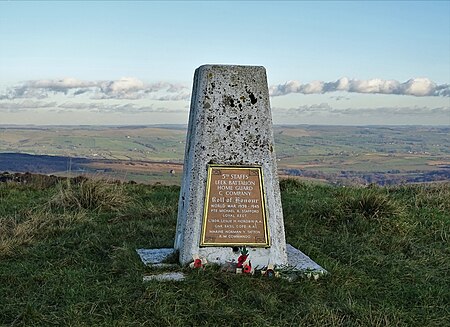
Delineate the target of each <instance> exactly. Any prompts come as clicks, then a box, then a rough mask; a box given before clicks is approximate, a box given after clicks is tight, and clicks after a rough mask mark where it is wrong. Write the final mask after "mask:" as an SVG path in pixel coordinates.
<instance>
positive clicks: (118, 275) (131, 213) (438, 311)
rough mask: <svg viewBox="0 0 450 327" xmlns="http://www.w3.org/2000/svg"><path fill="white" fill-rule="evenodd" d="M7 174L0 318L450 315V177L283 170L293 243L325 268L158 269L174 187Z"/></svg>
mask: <svg viewBox="0 0 450 327" xmlns="http://www.w3.org/2000/svg"><path fill="white" fill-rule="evenodd" d="M28 177H29V178H27V179H25V182H24V181H21V180H16V181H11V180H10V181H8V182H5V183H0V299H1V301H0V325H2V326H53V325H57V326H252V327H253V326H397V325H401V326H448V325H449V323H450V312H449V306H448V305H449V302H450V297H449V296H450V277H449V276H450V275H449V270H450V247H449V246H448V244H449V236H450V184H449V183H435V184H420V185H402V186H395V187H379V186H375V185H370V186H369V187H357V186H355V187H341V186H336V185H334V186H333V185H326V184H317V183H308V182H299V181H298V180H294V179H287V180H282V182H281V185H280V186H281V191H282V205H283V211H284V219H285V225H286V238H287V241H288V242H289V243H290V244H292V245H293V246H295V247H297V248H299V249H301V250H302V251H304V252H305V253H307V254H308V255H309V256H311V257H312V258H313V259H314V260H315V261H317V262H318V263H319V264H320V265H322V266H323V267H324V268H326V269H327V270H328V272H329V274H327V275H325V276H323V277H321V278H319V279H318V280H314V279H307V278H299V279H297V280H296V281H294V282H290V281H288V280H285V279H283V278H273V279H267V278H264V277H256V276H253V277H252V276H242V275H236V274H230V273H224V272H221V270H220V269H219V268H218V267H215V266H207V267H206V269H205V270H190V269H189V268H182V267H179V268H173V269H175V270H181V271H184V272H185V273H186V275H187V278H186V280H185V281H183V282H157V281H151V282H143V276H144V275H148V274H155V273H157V272H158V271H157V270H155V269H154V268H149V267H145V266H144V265H143V264H142V263H141V261H140V259H139V257H138V256H137V254H136V252H135V249H137V248H159V247H171V246H172V244H173V237H174V235H175V226H176V215H177V204H178V195H179V187H178V186H165V185H143V184H132V183H126V184H123V183H119V182H108V181H104V180H98V179H87V178H77V179H61V178H56V179H55V178H52V179H49V178H48V177H46V176H41V175H32V176H31V177H30V176H28Z"/></svg>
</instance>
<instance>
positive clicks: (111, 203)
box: [49, 179, 131, 212]
mask: <svg viewBox="0 0 450 327" xmlns="http://www.w3.org/2000/svg"><path fill="white" fill-rule="evenodd" d="M130 200H131V199H130V197H129V196H128V195H127V193H126V190H125V188H124V186H123V185H122V184H118V183H111V182H108V181H105V180H102V179H86V180H82V181H80V182H79V183H73V182H71V181H70V180H67V181H64V182H62V183H60V184H58V185H57V187H56V192H55V194H54V195H53V196H52V198H51V199H50V201H49V205H50V207H51V208H57V209H64V210H81V209H86V210H92V211H97V212H99V211H102V210H111V211H118V210H121V209H123V208H124V207H126V206H127V205H128V203H129V202H130Z"/></svg>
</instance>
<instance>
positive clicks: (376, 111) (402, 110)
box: [273, 103, 450, 117]
mask: <svg viewBox="0 0 450 327" xmlns="http://www.w3.org/2000/svg"><path fill="white" fill-rule="evenodd" d="M273 110H274V115H275V114H281V115H288V116H293V115H311V114H319V113H321V114H333V115H355V116H358V115H367V114H370V115H377V116H380V117H382V116H383V115H385V114H388V115H397V116H425V115H426V116H433V115H450V107H445V106H444V107H433V108H431V107H426V106H412V107H399V106H397V107H375V108H333V107H331V106H330V105H329V104H328V103H320V104H313V105H303V106H298V107H295V108H273Z"/></svg>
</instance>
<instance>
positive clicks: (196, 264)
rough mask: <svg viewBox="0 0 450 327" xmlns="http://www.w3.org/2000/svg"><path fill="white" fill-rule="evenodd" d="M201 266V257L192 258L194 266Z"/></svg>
mask: <svg viewBox="0 0 450 327" xmlns="http://www.w3.org/2000/svg"><path fill="white" fill-rule="evenodd" d="M201 267H202V260H201V259H195V260H194V268H201Z"/></svg>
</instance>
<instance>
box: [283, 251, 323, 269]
mask: <svg viewBox="0 0 450 327" xmlns="http://www.w3.org/2000/svg"><path fill="white" fill-rule="evenodd" d="M286 251H287V256H288V267H290V268H293V269H295V270H299V271H308V272H312V273H319V274H322V275H323V274H326V273H327V271H326V270H325V269H323V268H322V267H321V266H320V265H318V264H317V263H315V262H314V261H313V260H311V258H310V257H308V256H307V255H306V254H304V253H303V252H302V251H300V250H298V249H296V248H294V247H293V246H292V245H290V244H287V246H286Z"/></svg>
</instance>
